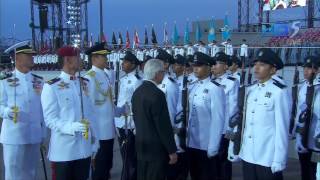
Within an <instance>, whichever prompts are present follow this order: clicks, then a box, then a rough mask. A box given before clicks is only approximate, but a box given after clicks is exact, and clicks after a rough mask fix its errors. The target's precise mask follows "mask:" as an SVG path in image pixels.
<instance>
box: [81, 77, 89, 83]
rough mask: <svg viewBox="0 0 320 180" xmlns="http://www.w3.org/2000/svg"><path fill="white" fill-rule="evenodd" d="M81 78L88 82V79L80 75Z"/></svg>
mask: <svg viewBox="0 0 320 180" xmlns="http://www.w3.org/2000/svg"><path fill="white" fill-rule="evenodd" d="M81 80H83V81H88V82H89V79H87V78H84V77H81Z"/></svg>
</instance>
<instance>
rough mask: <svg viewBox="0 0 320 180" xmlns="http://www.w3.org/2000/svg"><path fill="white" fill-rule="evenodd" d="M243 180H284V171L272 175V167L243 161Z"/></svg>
mask: <svg viewBox="0 0 320 180" xmlns="http://www.w3.org/2000/svg"><path fill="white" fill-rule="evenodd" d="M242 172H243V179H245V180H283V175H282V171H281V172H276V173H274V174H273V173H272V171H271V168H270V167H265V166H260V165H256V164H251V163H248V162H246V161H242Z"/></svg>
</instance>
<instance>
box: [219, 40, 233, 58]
mask: <svg viewBox="0 0 320 180" xmlns="http://www.w3.org/2000/svg"><path fill="white" fill-rule="evenodd" d="M221 44H222V45H223V46H224V53H225V54H226V55H228V56H232V55H233V46H232V44H231V39H227V41H226V42H223V43H221Z"/></svg>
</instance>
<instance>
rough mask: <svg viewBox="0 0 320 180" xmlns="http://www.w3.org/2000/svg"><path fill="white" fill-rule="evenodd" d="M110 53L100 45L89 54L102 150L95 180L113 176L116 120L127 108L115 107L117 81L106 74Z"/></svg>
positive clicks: (99, 151) (90, 96)
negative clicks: (114, 81) (114, 86)
mask: <svg viewBox="0 0 320 180" xmlns="http://www.w3.org/2000/svg"><path fill="white" fill-rule="evenodd" d="M108 53H109V51H108V50H107V49H106V48H105V43H100V44H97V45H95V46H93V47H91V48H90V49H88V50H87V51H86V54H87V55H88V56H90V57H91V63H92V68H91V69H90V70H89V71H88V72H87V73H86V75H85V78H87V79H89V82H88V90H89V92H90V93H89V98H90V100H91V101H92V103H93V104H94V109H93V111H94V114H95V115H96V121H97V127H98V129H97V131H99V132H98V134H99V137H98V139H97V140H99V142H100V148H99V150H98V152H97V155H96V156H95V160H94V162H95V164H94V168H93V174H92V179H93V180H100V179H106V178H109V177H110V170H111V168H112V159H113V144H114V137H115V126H114V117H115V116H119V115H120V113H121V112H123V108H117V107H114V104H113V92H112V91H113V81H112V78H111V77H110V75H108V74H107V72H105V68H106V67H107V59H106V55H107V54H108Z"/></svg>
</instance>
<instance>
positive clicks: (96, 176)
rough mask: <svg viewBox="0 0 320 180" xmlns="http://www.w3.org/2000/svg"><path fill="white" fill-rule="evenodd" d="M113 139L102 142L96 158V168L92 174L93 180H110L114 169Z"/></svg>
mask: <svg viewBox="0 0 320 180" xmlns="http://www.w3.org/2000/svg"><path fill="white" fill-rule="evenodd" d="M113 143H114V140H113V139H109V140H100V148H99V150H98V152H97V155H96V157H95V167H94V170H93V173H92V179H93V180H108V179H109V177H110V170H111V168H112V159H113Z"/></svg>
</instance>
